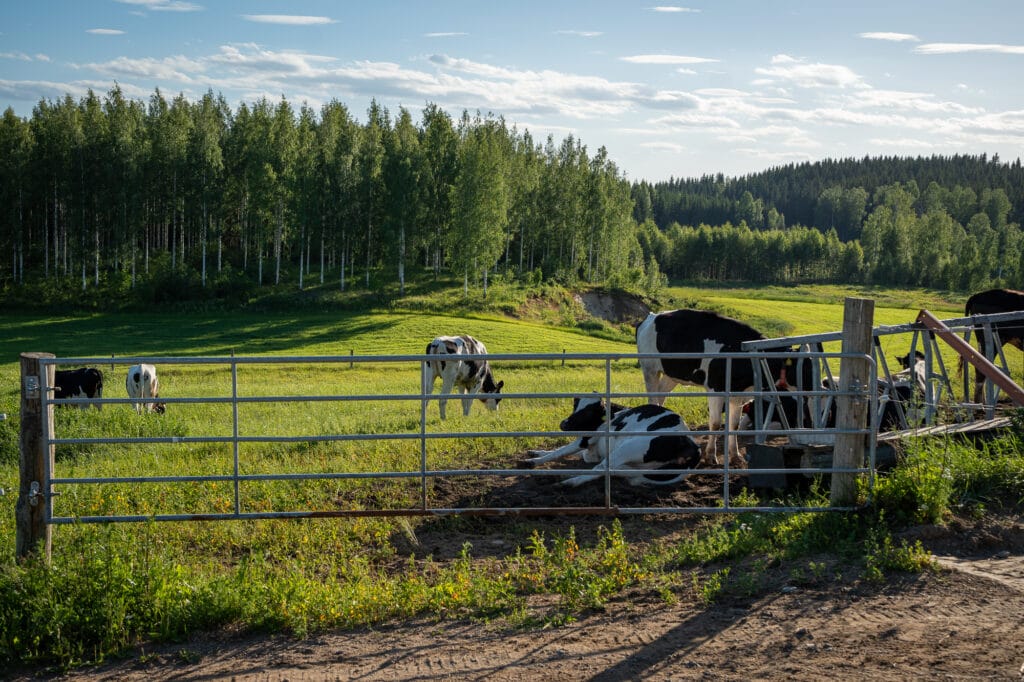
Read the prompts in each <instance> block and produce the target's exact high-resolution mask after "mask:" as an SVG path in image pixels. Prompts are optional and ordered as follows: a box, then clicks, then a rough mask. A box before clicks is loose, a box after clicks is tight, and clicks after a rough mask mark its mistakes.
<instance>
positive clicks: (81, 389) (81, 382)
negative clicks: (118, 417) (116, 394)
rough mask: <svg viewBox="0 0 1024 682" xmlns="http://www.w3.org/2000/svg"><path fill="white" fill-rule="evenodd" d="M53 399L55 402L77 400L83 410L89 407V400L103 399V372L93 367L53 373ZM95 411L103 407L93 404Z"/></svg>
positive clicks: (59, 370) (60, 370)
mask: <svg viewBox="0 0 1024 682" xmlns="http://www.w3.org/2000/svg"><path fill="white" fill-rule="evenodd" d="M53 397H54V398H55V399H57V400H66V399H70V398H79V399H81V400H82V402H81V404H79V405H78V406H79V407H81V408H82V409H83V410H84V409H86V408H88V407H89V400H91V399H93V398H102V397H103V372H101V371H100V370H98V369H96V368H95V367H80V368H78V369H58V370H57V371H56V372H55V373H54V386H53ZM93 405H95V407H96V409H97V410H99V409H102V408H103V405H101V404H99V403H93Z"/></svg>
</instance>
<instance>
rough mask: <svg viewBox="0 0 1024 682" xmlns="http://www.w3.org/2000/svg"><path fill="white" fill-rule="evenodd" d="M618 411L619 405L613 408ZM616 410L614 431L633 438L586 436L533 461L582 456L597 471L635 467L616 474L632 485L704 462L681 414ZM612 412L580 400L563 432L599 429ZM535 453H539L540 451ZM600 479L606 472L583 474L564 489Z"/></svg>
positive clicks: (647, 408) (593, 400)
mask: <svg viewBox="0 0 1024 682" xmlns="http://www.w3.org/2000/svg"><path fill="white" fill-rule="evenodd" d="M613 407H614V405H613ZM618 408H619V409H616V410H615V411H614V416H613V417H612V420H611V423H610V425H609V428H610V430H611V431H614V432H619V433H629V434H631V435H628V436H584V437H581V438H579V439H577V440H575V441H573V442H572V443H570V444H569V445H567V446H565V447H564V448H559V449H558V450H552V451H550V452H545V453H542V454H541V456H539V457H535V458H533V459H531V460H528V462H530V463H531V464H532V465H536V464H540V463H542V462H548V461H551V460H552V459H556V458H558V457H564V456H567V455H571V454H575V453H577V452H579V453H581V454H582V455H583V461H584V462H588V463H595V462H596V463H597V465H596V466H595V467H594V470H595V471H601V470H603V469H604V468H605V466H606V465H605V460H608V464H607V466H608V467H609V468H611V469H635V470H637V473H625V474H616V475H617V476H624V477H626V478H627V479H628V480H629V482H630V483H631V484H633V485H642V484H644V483H649V482H651V480H652V478H651V477H652V474H651V473H650V472H651V471H652V470H656V469H692V468H695V467H696V466H697V465H698V464H699V463H700V447H699V446H698V445H697V443H696V441H694V440H693V438H691V437H690V436H689V435H688V433H689V427H687V426H686V422H684V421H683V418H682V417H680V416H679V415H678V414H676V413H675V412H673V411H672V410H669V409H668V408H665V407H661V406H660V405H641V406H639V407H630V408H624V407H622V406H618ZM607 413H608V410H607V409H606V406H605V402H604V400H602V399H601V398H600V397H597V396H594V397H586V398H576V399H574V400H573V411H572V414H570V415H569V416H568V417H566V418H565V419H564V420H562V424H561V429H562V430H563V431H597V430H600V429H601V428H602V427H603V426H604V423H605V417H606V416H607ZM535 452H536V451H535ZM599 478H601V474H582V475H580V476H573V477H571V478H567V479H566V480H564V481H562V485H567V486H573V487H575V486H580V485H583V484H584V483H586V482H588V481H593V480H597V479H599Z"/></svg>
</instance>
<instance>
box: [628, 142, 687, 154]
mask: <svg viewBox="0 0 1024 682" xmlns="http://www.w3.org/2000/svg"><path fill="white" fill-rule="evenodd" d="M639 146H641V147H643V148H644V149H650V150H651V151H654V152H670V153H673V154H679V153H680V152H685V151H686V147H685V146H683V145H681V144H678V143H676V142H665V141H659V142H641V143H640V145H639Z"/></svg>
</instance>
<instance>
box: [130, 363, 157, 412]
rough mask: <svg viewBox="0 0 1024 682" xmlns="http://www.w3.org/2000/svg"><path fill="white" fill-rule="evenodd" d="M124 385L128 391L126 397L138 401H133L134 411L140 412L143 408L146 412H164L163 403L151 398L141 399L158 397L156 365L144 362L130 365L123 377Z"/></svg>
mask: <svg viewBox="0 0 1024 682" xmlns="http://www.w3.org/2000/svg"><path fill="white" fill-rule="evenodd" d="M124 385H125V389H126V390H127V391H128V397H129V398H134V399H137V400H138V402H136V403H133V405H134V406H135V411H136V412H138V413H139V414H142V411H143V410H145V411H146V412H156V413H157V414H163V413H164V410H165V407H164V404H163V403H158V402H155V401H153V400H142V399H145V398H159V397H160V381H159V380H158V379H157V376H156V367H154V366H153V365H146V364H141V365H132V366H131V367H130V368H129V369H128V377H127V378H126V379H125V382H124Z"/></svg>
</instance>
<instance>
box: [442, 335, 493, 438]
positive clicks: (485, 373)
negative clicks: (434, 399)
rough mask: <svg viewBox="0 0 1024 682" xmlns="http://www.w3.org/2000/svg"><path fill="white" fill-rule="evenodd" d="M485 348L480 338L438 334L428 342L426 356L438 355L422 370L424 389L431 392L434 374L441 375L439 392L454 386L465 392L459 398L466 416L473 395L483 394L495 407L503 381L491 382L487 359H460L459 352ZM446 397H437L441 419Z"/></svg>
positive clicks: (475, 352)
mask: <svg viewBox="0 0 1024 682" xmlns="http://www.w3.org/2000/svg"><path fill="white" fill-rule="evenodd" d="M486 354H487V348H485V347H484V344H483V343H481V342H480V341H477V340H476V339H474V338H473V337H472V336H468V335H466V334H463V335H461V336H438V337H437V338H436V339H434V340H433V341H431V342H430V343H428V344H427V355H436V356H438V359H437V360H430V361H428V362H427V363H426V365H425V367H424V368H423V369H424V376H423V380H424V384H423V388H424V390H425V391H426V392H428V393H432V392H433V390H434V383H435V382H436V381H437V377H441V394H442V395H448V394H449V393H451V392H452V389H453V388H455V389H457V390H458V392H459V393H460V394H461V393H464V394H465V395H466V397H464V398H463V399H462V413H463V414H464V415H469V408H470V407H472V405H473V396H474V395H476V394H478V393H482V394H483V396H482V397H479V398H478V400H480V401H481V402H482V403H484V404H485V405H486V406H487V408H488V409H490V410H496V409H498V403H499V402H501V398H500V397H499V394H500V393H501V389H502V387H503V386H504V385H505V382H504V381H499V382H498V383H494V375H493V374H492V373H491V366H490V364H489V363H488V362H487V361H486V360H480V359H472V360H462V359H459V357H458V356H461V355H486ZM447 402H448V401H447V400H446V399H445V398H443V397H442V398H440V399H439V400H438V405H439V407H440V410H441V419H444V418H445V410H444V408H445V403H447Z"/></svg>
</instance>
